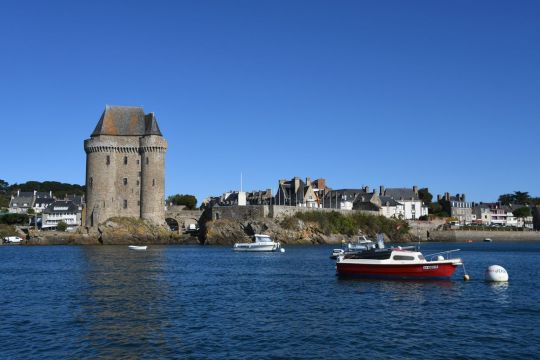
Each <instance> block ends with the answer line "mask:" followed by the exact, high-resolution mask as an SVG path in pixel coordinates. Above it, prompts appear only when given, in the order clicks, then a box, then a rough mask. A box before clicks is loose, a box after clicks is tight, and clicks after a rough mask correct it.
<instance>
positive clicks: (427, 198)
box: [418, 188, 433, 206]
mask: <svg viewBox="0 0 540 360" xmlns="http://www.w3.org/2000/svg"><path fill="white" fill-rule="evenodd" d="M418 197H419V198H420V200H422V201H423V202H424V204H426V206H428V205H429V204H431V201H432V200H433V195H431V193H430V192H429V189H428V188H422V189H420V190H418Z"/></svg>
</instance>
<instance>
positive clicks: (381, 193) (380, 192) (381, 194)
mask: <svg viewBox="0 0 540 360" xmlns="http://www.w3.org/2000/svg"><path fill="white" fill-rule="evenodd" d="M379 196H384V186H382V185H381V186H379Z"/></svg>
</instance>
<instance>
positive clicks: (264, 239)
mask: <svg viewBox="0 0 540 360" xmlns="http://www.w3.org/2000/svg"><path fill="white" fill-rule="evenodd" d="M255 241H256V242H272V239H271V238H270V237H269V236H256V237H255Z"/></svg>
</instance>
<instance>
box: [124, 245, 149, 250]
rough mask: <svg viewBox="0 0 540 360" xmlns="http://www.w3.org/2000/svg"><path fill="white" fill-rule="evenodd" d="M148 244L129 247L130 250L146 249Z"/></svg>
mask: <svg viewBox="0 0 540 360" xmlns="http://www.w3.org/2000/svg"><path fill="white" fill-rule="evenodd" d="M147 247H148V246H146V245H144V246H141V245H129V246H128V248H129V249H130V250H146V248H147Z"/></svg>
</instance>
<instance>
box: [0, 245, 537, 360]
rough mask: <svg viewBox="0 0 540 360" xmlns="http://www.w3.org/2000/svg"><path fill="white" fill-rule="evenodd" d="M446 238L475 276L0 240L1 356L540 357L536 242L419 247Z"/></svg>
mask: <svg viewBox="0 0 540 360" xmlns="http://www.w3.org/2000/svg"><path fill="white" fill-rule="evenodd" d="M453 248H461V249H462V251H461V252H460V253H459V254H460V257H462V259H463V260H464V261H465V264H466V269H467V271H468V273H469V275H470V276H471V281H469V282H464V281H463V280H462V277H463V271H462V269H459V270H458V271H457V272H456V274H455V275H454V278H453V280H452V281H431V282H417V281H374V280H371V281H370V280H340V279H339V278H337V277H336V276H335V263H334V261H332V260H331V259H329V255H330V252H331V249H332V247H331V246H296V247H292V246H289V247H286V252H285V253H268V254H256V253H234V252H233V251H232V250H231V249H230V248H226V247H208V246H149V248H148V250H147V251H143V252H136V251H130V250H128V248H127V246H50V247H45V246H44V247H23V246H0V315H1V317H0V319H1V320H0V358H1V359H28V358H46V359H62V358H83V359H86V358H89V359H90V358H91V359H94V358H110V359H134V358H144V359H155V358H183V359H186V358H187V359H189V358H200V359H212V358H219V359H221V358H231V359H266V358H284V359H290V358H302V359H304V358H306V359H307V358H318V359H322V358H325V359H327V358H328V359H333V358H335V359H389V358H396V359H398V358H399V359H401V358H411V359H412V358H428V357H429V358H445V359H446V358H458V359H459V358H462V359H488V358H493V359H495V358H540V327H539V325H540V289H539V286H538V285H539V277H540V270H539V260H540V243H515V242H494V243H472V244H454V243H447V244H426V245H423V246H422V251H423V252H424V254H429V253H433V252H437V251H442V250H449V249H453ZM492 264H498V265H502V266H503V267H505V268H506V270H507V271H508V273H509V275H510V282H509V283H508V284H488V283H485V282H484V281H483V277H484V271H485V269H486V268H487V266H489V265H492Z"/></svg>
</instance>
